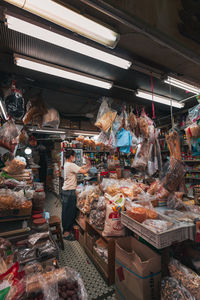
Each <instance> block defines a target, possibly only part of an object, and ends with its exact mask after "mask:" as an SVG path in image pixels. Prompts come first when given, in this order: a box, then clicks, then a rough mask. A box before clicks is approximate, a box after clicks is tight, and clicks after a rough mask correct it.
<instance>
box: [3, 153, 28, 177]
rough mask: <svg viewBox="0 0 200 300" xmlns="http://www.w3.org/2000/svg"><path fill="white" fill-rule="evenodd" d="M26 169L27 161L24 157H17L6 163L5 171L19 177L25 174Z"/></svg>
mask: <svg viewBox="0 0 200 300" xmlns="http://www.w3.org/2000/svg"><path fill="white" fill-rule="evenodd" d="M25 168H26V160H25V158H24V157H20V156H16V157H15V158H14V159H13V160H11V161H8V162H6V166H5V167H4V168H3V170H4V171H5V172H6V173H8V174H11V175H18V174H21V173H23V171H24V169H25Z"/></svg>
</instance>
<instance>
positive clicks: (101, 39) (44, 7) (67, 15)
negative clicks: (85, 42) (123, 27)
mask: <svg viewBox="0 0 200 300" xmlns="http://www.w3.org/2000/svg"><path fill="white" fill-rule="evenodd" d="M5 1H6V2H9V3H11V4H13V5H16V6H18V7H20V8H22V9H25V10H27V11H29V12H31V13H33V14H36V15H38V16H40V17H42V18H44V19H47V20H49V21H51V22H53V23H55V24H58V25H60V26H62V27H65V28H67V29H68V30H71V31H73V32H76V33H78V34H80V35H82V36H84V37H86V38H88V39H91V40H93V41H95V42H98V43H100V44H103V45H105V46H108V47H111V48H114V47H115V46H116V44H117V41H118V39H119V34H118V33H116V32H114V31H113V30H111V29H109V28H107V27H105V26H103V25H101V24H98V23H97V22H94V21H92V20H90V19H88V18H86V17H84V16H82V15H81V14H78V13H76V12H74V11H72V10H71V9H68V8H66V7H64V6H62V5H60V4H58V3H55V2H54V1H52V0H24V1H23V0H5Z"/></svg>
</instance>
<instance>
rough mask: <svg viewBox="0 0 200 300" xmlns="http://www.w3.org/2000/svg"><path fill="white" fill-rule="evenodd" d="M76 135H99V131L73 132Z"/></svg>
mask: <svg viewBox="0 0 200 300" xmlns="http://www.w3.org/2000/svg"><path fill="white" fill-rule="evenodd" d="M73 134H75V135H83V136H99V133H87V132H86V133H85V132H73Z"/></svg>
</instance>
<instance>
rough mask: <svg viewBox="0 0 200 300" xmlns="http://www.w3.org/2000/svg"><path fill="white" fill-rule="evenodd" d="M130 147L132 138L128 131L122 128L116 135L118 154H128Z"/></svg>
mask: <svg viewBox="0 0 200 300" xmlns="http://www.w3.org/2000/svg"><path fill="white" fill-rule="evenodd" d="M131 145H132V136H131V134H130V131H127V130H125V129H124V128H122V129H121V130H120V131H118V133H117V145H116V146H117V147H119V151H120V152H124V153H129V152H130V149H131Z"/></svg>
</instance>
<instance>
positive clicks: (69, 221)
mask: <svg viewBox="0 0 200 300" xmlns="http://www.w3.org/2000/svg"><path fill="white" fill-rule="evenodd" d="M75 156H76V153H75V151H73V150H67V151H66V153H65V158H66V161H65V164H64V184H63V187H62V227H63V235H64V239H66V240H69V241H71V240H74V236H73V234H72V232H71V230H72V228H73V225H74V223H75V219H76V213H77V208H76V187H77V178H76V175H77V173H82V174H86V173H87V172H88V171H89V169H90V168H89V167H88V166H82V167H79V166H77V165H76V164H75V163H74V161H75Z"/></svg>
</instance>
